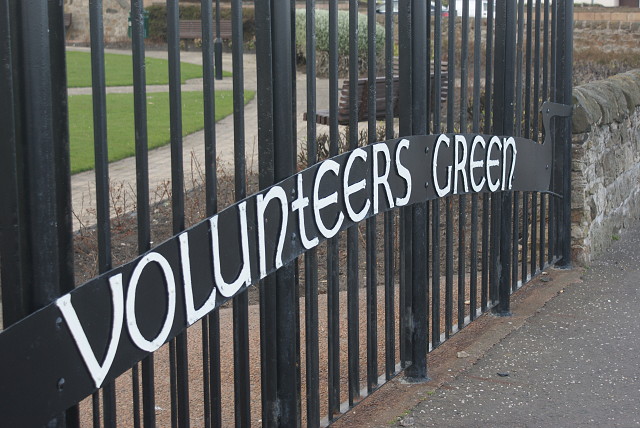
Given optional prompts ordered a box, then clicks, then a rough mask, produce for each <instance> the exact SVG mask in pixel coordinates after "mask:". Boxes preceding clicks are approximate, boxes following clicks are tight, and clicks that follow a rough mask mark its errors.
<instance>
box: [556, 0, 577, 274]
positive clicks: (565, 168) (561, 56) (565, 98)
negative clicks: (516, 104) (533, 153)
mask: <svg viewBox="0 0 640 428" xmlns="http://www.w3.org/2000/svg"><path fill="white" fill-rule="evenodd" d="M573 7H574V6H573V3H566V2H564V3H562V4H560V5H559V6H558V13H559V16H558V33H557V34H558V43H559V46H558V51H557V54H558V59H557V62H558V74H559V75H557V76H556V78H557V79H558V82H557V83H558V85H557V86H556V89H557V91H556V96H557V99H556V102H559V103H561V104H569V103H571V98H572V74H573ZM560 123H561V124H560V125H559V127H558V134H557V135H556V136H555V141H558V142H560V141H561V142H562V143H561V145H560V147H561V150H560V151H561V159H562V164H561V165H559V168H557V170H558V171H559V172H560V173H559V175H560V177H558V178H559V180H560V181H561V182H560V183H557V188H558V189H562V196H563V198H562V199H561V200H559V201H558V208H559V216H558V247H559V248H560V250H559V252H558V256H559V257H560V258H561V260H560V263H559V264H558V265H559V266H560V267H563V268H569V267H571V163H572V161H571V158H572V149H571V121H570V119H569V120H562V121H561V122H560Z"/></svg>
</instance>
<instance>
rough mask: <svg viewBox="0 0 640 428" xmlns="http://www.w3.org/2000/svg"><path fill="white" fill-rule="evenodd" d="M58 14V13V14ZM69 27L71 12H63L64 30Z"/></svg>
mask: <svg viewBox="0 0 640 428" xmlns="http://www.w3.org/2000/svg"><path fill="white" fill-rule="evenodd" d="M58 16H60V15H58ZM69 27H71V14H70V13H65V14H64V29H65V30H69Z"/></svg>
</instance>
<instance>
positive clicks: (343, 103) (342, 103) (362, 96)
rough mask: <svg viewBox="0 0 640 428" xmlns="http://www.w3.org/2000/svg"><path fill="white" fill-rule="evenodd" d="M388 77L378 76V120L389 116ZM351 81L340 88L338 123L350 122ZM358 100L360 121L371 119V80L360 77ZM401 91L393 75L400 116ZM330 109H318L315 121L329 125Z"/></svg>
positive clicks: (443, 95) (444, 83) (444, 88)
mask: <svg viewBox="0 0 640 428" xmlns="http://www.w3.org/2000/svg"><path fill="white" fill-rule="evenodd" d="M447 76H448V64H447V63H443V64H442V65H441V81H440V82H441V87H440V102H444V101H446V99H447V93H448V79H447ZM386 84H387V82H386V79H385V78H384V77H377V78H376V82H375V85H376V111H375V117H376V120H384V119H385V118H386V116H387V90H386ZM433 85H434V74H433V73H432V74H431V87H432V88H433ZM349 86H350V85H349V81H348V80H345V81H344V83H343V84H342V89H341V90H340V99H339V101H338V124H339V125H348V124H349V105H350V104H349V94H350V87H349ZM356 91H357V92H356V100H357V103H358V122H364V121H367V120H369V80H368V79H358V83H357V85H356ZM399 93H400V78H399V76H393V99H392V103H393V115H394V117H398V115H399V113H400V109H399V104H398V103H399ZM434 105H435V103H434V102H431V110H433V107H434ZM329 119H330V115H329V110H318V111H317V112H316V117H315V121H316V123H319V124H322V125H329V123H330V120H329ZM303 120H305V121H306V120H308V118H307V113H306V112H305V113H304V114H303Z"/></svg>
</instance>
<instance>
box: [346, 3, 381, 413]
mask: <svg viewBox="0 0 640 428" xmlns="http://www.w3.org/2000/svg"><path fill="white" fill-rule="evenodd" d="M358 55H359V52H358V1H357V0H349V137H348V138H349V150H355V149H356V148H357V147H358V145H359V144H358V114H359V112H358V104H359V101H360V100H362V99H363V97H365V96H366V89H363V90H362V92H363V93H358V92H359V89H360V87H359V85H358V74H359V73H358ZM369 83H371V82H369ZM374 85H375V83H374ZM374 112H375V110H374ZM370 113H371V114H374V115H375V113H372V112H370ZM359 230H360V229H359V226H358V225H357V224H356V225H354V226H352V227H350V228H349V229H348V230H347V331H348V344H347V353H348V366H349V406H351V407H352V406H353V405H354V402H355V401H356V400H357V399H358V396H359V395H360V331H359V300H360V297H359V292H358V288H359V286H360V278H359V269H360V267H359V266H358V264H359V260H358V259H359V254H358V253H359V251H358V247H359V246H358V235H359Z"/></svg>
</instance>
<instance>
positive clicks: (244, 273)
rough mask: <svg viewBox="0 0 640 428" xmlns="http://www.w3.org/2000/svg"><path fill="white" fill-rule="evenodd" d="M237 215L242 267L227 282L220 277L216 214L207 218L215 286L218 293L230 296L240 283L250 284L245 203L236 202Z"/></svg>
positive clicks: (234, 292) (240, 285)
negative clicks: (231, 279)
mask: <svg viewBox="0 0 640 428" xmlns="http://www.w3.org/2000/svg"><path fill="white" fill-rule="evenodd" d="M238 215H239V216H240V243H241V246H242V267H241V268H240V273H238V276H237V277H236V279H235V280H234V281H233V282H227V281H225V279H224V278H223V277H222V269H221V264H220V234H219V232H218V216H217V215H214V216H213V217H211V219H210V220H209V223H210V226H211V248H212V253H213V275H214V277H215V281H216V286H217V287H218V290H220V294H222V295H223V296H224V297H231V296H233V295H234V294H236V293H237V292H238V290H240V287H242V284H243V283H244V284H245V286H249V284H251V262H250V260H249V234H248V232H247V203H246V202H241V203H240V204H238Z"/></svg>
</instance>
